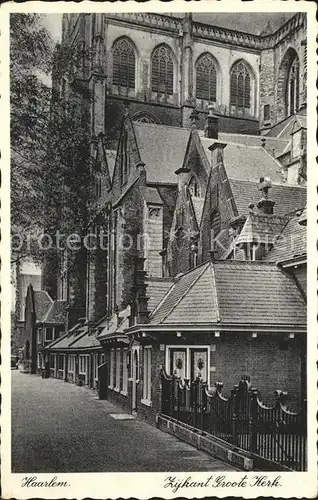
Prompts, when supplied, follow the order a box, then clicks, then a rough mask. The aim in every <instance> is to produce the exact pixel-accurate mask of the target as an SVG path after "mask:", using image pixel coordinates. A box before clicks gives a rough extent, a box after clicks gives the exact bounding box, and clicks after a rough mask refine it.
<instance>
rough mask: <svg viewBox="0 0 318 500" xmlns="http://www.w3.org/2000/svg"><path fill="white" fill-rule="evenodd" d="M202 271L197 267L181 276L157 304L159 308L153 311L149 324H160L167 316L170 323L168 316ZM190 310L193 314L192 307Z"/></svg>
mask: <svg viewBox="0 0 318 500" xmlns="http://www.w3.org/2000/svg"><path fill="white" fill-rule="evenodd" d="M204 271H205V267H204V266H201V267H197V268H196V269H194V270H193V271H191V272H190V273H186V274H184V275H182V276H181V277H180V278H179V279H178V280H177V281H176V283H175V284H174V285H172V287H171V288H170V290H169V291H168V292H167V294H166V296H165V299H164V300H163V302H162V303H161V304H159V307H158V308H157V309H155V310H154V311H153V314H152V319H151V323H162V322H164V321H165V318H166V317H167V316H169V321H170V314H171V313H172V312H173V310H174V309H175V308H176V306H177V305H178V304H179V302H180V300H181V299H182V297H183V296H184V295H185V294H186V293H187V292H188V291H189V290H190V288H191V287H192V286H193V284H194V283H195V281H196V280H197V279H198V278H199V277H200V276H201V274H202V273H203V272H204ZM201 300H202V298H201ZM190 309H191V311H192V312H193V307H191V308H190ZM179 321H180V318H179Z"/></svg>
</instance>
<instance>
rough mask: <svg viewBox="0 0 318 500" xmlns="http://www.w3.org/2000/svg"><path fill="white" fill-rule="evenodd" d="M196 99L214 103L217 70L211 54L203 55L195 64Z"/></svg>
mask: <svg viewBox="0 0 318 500" xmlns="http://www.w3.org/2000/svg"><path fill="white" fill-rule="evenodd" d="M196 75H197V76H196V98H197V99H204V100H206V101H216V89H217V68H216V64H215V61H214V59H213V57H212V56H211V54H203V55H202V56H201V57H200V58H199V59H198V61H197V64H196Z"/></svg>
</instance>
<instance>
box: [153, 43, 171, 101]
mask: <svg viewBox="0 0 318 500" xmlns="http://www.w3.org/2000/svg"><path fill="white" fill-rule="evenodd" d="M151 90H152V92H156V93H157V95H160V94H164V95H172V94H173V57H172V51H171V50H170V49H169V47H167V46H166V45H159V46H158V47H156V49H155V50H154V52H153V54H152V58H151Z"/></svg>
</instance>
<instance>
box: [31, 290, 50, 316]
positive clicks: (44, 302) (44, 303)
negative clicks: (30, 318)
mask: <svg viewBox="0 0 318 500" xmlns="http://www.w3.org/2000/svg"><path fill="white" fill-rule="evenodd" d="M33 293H34V308H35V314H36V321H37V322H39V323H42V322H43V318H45V316H46V315H47V313H48V311H49V309H50V307H51V305H52V303H53V300H52V299H51V297H50V296H49V294H48V293H47V292H46V291H45V290H34V292H33Z"/></svg>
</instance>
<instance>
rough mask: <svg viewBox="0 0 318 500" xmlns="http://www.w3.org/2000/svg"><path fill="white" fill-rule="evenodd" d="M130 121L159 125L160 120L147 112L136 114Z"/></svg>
mask: <svg viewBox="0 0 318 500" xmlns="http://www.w3.org/2000/svg"><path fill="white" fill-rule="evenodd" d="M131 120H132V121H133V122H138V123H155V124H158V125H160V124H161V123H160V120H159V119H158V118H157V117H156V116H155V115H154V114H152V113H150V112H148V111H139V113H136V114H135V115H134V116H133V117H132V118H131Z"/></svg>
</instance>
